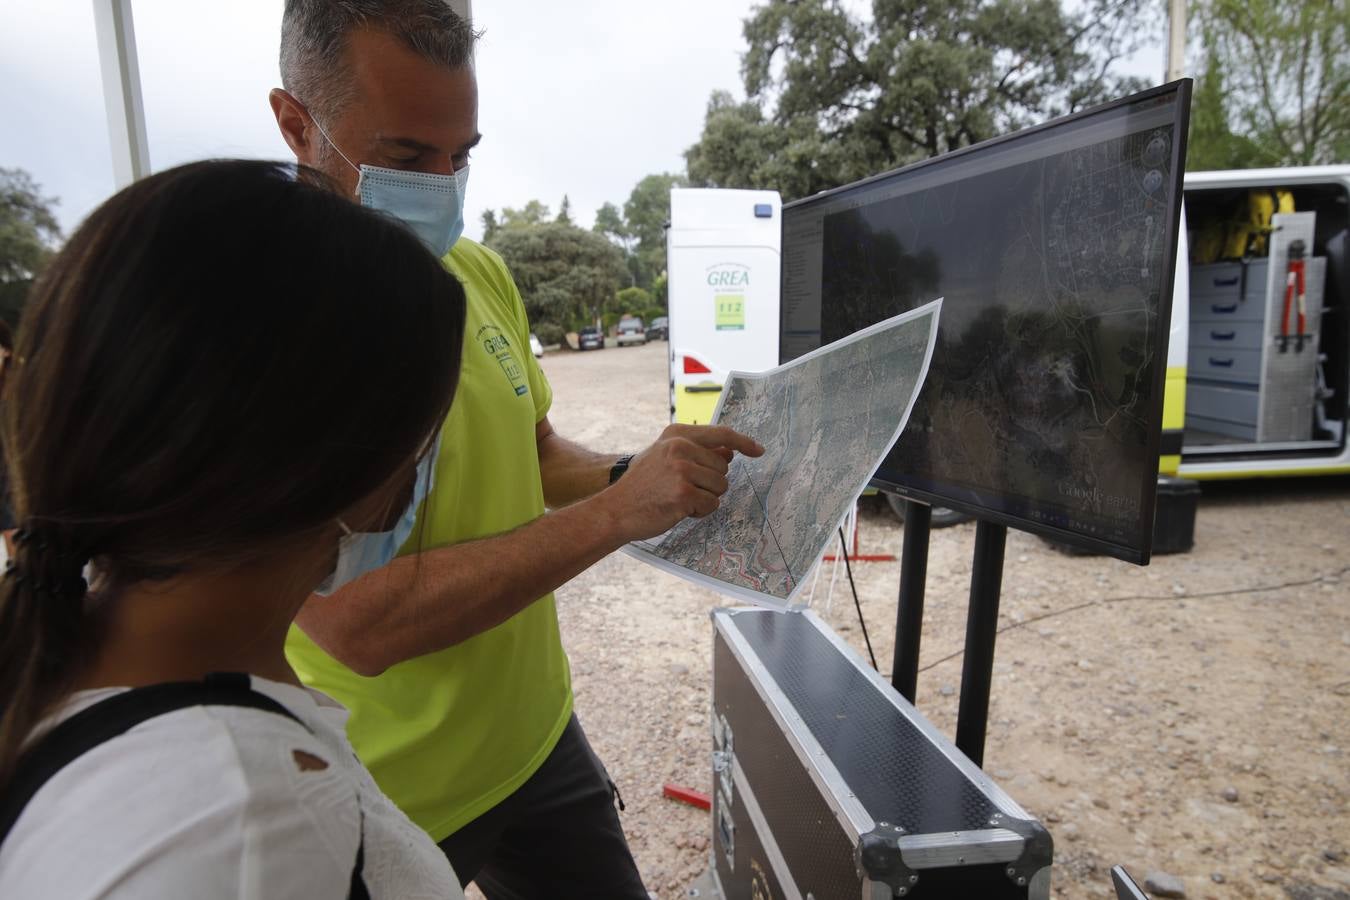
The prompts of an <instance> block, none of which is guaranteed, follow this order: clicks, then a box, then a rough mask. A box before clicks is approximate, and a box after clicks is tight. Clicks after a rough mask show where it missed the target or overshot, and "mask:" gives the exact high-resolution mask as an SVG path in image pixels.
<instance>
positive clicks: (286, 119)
mask: <svg viewBox="0 0 1350 900" xmlns="http://www.w3.org/2000/svg"><path fill="white" fill-rule="evenodd" d="M267 101H268V102H269V103H270V104H271V105H272V115H274V116H276V119H277V128H278V129H280V130H281V137H282V140H284V141H285V142H286V146H288V147H290V148H291V152H292V153H294V154H295V158H296V159H297V160H299V161H300V162H301V163H303V164H305V165H313V164H314V158H315V155H316V154H315V147H314V141H313V139H312V134H311V131H310V127H309V126H310V121H311V120H310V117H309V114H308V113H307V112H306V111H305V107H304V105H303V104H302V103H301V102H300V101H299V100H297V99H295V98H294V97H292V96H291V94H290V92H288V91H286V90H283V89H282V88H272V90H271V91H270V92H268V94H267Z"/></svg>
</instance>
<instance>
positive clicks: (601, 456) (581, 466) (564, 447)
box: [534, 416, 619, 509]
mask: <svg viewBox="0 0 1350 900" xmlns="http://www.w3.org/2000/svg"><path fill="white" fill-rule="evenodd" d="M534 437H535V441H536V442H537V443H538V444H539V475H540V477H541V478H542V479H543V481H544V502H545V503H547V504H548V506H549V508H550V509H560V508H562V507H564V506H567V505H568V504H569V503H575V502H577V501H578V500H581V499H583V498H585V497H589V496H591V495H592V494H596V493H599V492H600V491H603V490H604V489H605V488H606V487H608V486H609V470H610V469H612V468H613V467H614V463H616V462H617V461H618V459H619V455H618V454H617V453H596V452H595V451H593V450H587V449H586V448H585V447H583V446H581V445H580V444H578V443H575V442H573V441H569V440H568V439H567V438H565V437H563V436H562V435H560V434H558V433H557V432H556V431H554V430H553V424H552V423H551V422H549V420H548V416H545V417H544V418H543V419H541V420H540V421H539V424H538V425H536V426H535V429H534Z"/></svg>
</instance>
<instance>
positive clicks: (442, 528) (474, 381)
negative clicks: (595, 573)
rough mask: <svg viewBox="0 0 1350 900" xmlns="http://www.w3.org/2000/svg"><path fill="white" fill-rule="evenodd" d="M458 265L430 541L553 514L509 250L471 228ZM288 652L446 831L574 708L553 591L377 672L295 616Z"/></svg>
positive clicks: (539, 411)
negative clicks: (455, 363) (463, 309)
mask: <svg viewBox="0 0 1350 900" xmlns="http://www.w3.org/2000/svg"><path fill="white" fill-rule="evenodd" d="M446 265H447V267H448V268H449V269H450V271H452V272H454V273H455V275H457V276H458V277H459V280H460V282H461V283H462V284H463V285H464V292H465V294H466V295H467V297H468V314H467V318H466V321H465V337H464V363H463V369H462V371H461V374H460V379H459V389H458V392H457V393H456V395H455V402H454V405H453V406H452V407H451V409H450V415H449V416H448V417H447V418H446V421H445V426H444V428H443V429H442V431H441V446H440V457H439V458H438V460H437V463H436V484H435V487H434V489H433V490H432V493H431V496H430V497H429V498H428V500H427V501H426V502H425V503H424V504H423V507H422V509H421V510H419V511H418V518H419V526H420V525H422V520H423V519H425V528H426V532H425V535H424V536H423V538H422V541H423V543H424V545H425V546H426V547H427V548H431V547H439V546H444V545H447V544H454V543H459V542H462V541H466V540H472V539H474V538H480V537H485V536H487V535H493V534H499V533H501V532H503V531H508V530H510V529H512V528H516V527H518V526H520V525H523V524H525V523H526V522H530V521H532V520H533V519H536V518H538V517H539V516H541V515H543V514H544V490H543V485H542V482H541V481H540V476H539V455H538V445H537V444H536V443H535V425H536V424H537V423H538V422H539V421H540V420H541V419H543V418H544V416H545V415H546V414H547V413H548V409H549V405H550V404H551V403H552V400H553V391H552V389H551V388H550V387H549V384H548V381H547V379H545V378H544V373H543V372H542V371H540V369H539V365H538V363H536V362H535V359H534V355H533V354H532V353H531V352H530V343H529V336H530V329H529V323H528V321H527V319H526V315H525V307H524V305H523V304H522V303H521V300H520V293H519V291H517V289H516V286H515V283H514V282H513V281H512V280H511V275H510V272H508V271H507V268H506V266H505V264H504V263H503V262H502V260H501V258H500V257H498V256H497V254H495V253H493V252H492V251H491V250H488V249H486V248H484V247H482V246H480V245H478V244H476V243H474V242H472V241H470V240H467V239H465V238H461V239H460V240H459V241H457V242H456V243H455V246H454V247H453V248H452V249H451V251H450V253H449V254H448V255H447V256H446ZM419 530H420V528H415V529H414V530H413V535H414V536H413V538H412V539H410V541H409V545H407V546H405V547H404V548H403V552H408V551H410V550H411V549H413V547H412V546H411V545H412V543H413V542H415V541H416V540H417V536H418V533H419ZM286 653H287V656H288V658H289V659H290V661H291V664H292V665H293V666H294V667H295V671H296V672H297V674H299V676H300V678H301V680H302V681H304V683H305V684H307V685H310V686H311V687H314V688H317V689H318V690H321V691H324V692H326V693H328V694H330V695H332V696H333V697H335V698H336V699H338V700H339V701H341V702H342V703H344V704H345V705H346V706H347V707H348V708H349V709H350V710H351V718H350V720H349V721H348V725H347V733H348V735H349V737H350V738H351V741H352V744H353V745H354V746H355V748H356V752H357V754H358V755H359V756H360V757H361V760H362V761H363V762H364V763H365V764H366V766H367V767H369V768H370V770H371V772H372V773H374V775H375V780H376V781H377V782H379V785H380V787H381V788H382V789H383V790H384V792H385V793H386V794H388V795H389V796H390V797H391V798H392V799H393V800H394V802H395V803H397V804H398V805H399V807H401V808H402V809H403V811H404V812H405V813H407V814H408V816H409V818H411V819H412V820H413V821H414V822H416V823H417V824H418V825H420V826H422V827H423V828H424V829H426V830H427V832H429V833H430V834H431V836H432V838H433V839H435V840H437V841H441V840H444V839H445V838H446V837H448V836H449V835H451V834H453V833H454V832H455V831H457V830H458V829H459V828H461V827H462V826H464V825H466V824H467V823H469V822H471V821H472V820H473V819H475V818H477V817H478V816H480V815H482V814H483V813H485V812H487V811H488V810H489V809H491V808H492V807H494V806H496V805H497V804H498V803H500V802H501V801H502V800H504V799H505V798H506V797H507V796H509V795H510V794H511V793H512V792H513V791H515V790H516V788H518V787H520V785H521V784H523V783H524V782H525V780H526V779H528V778H529V777H530V776H531V775H533V774H534V772H535V771H536V770H537V769H538V768H539V766H540V765H542V764H543V762H544V759H545V758H546V757H547V756H548V754H549V753H550V752H551V751H552V750H553V747H554V745H555V744H556V743H557V741H558V738H559V737H560V736H561V735H562V731H563V728H564V727H565V726H566V725H567V722H568V719H569V718H570V717H571V714H572V686H571V677H570V673H569V671H568V665H567V657H566V655H565V654H564V653H563V648H562V640H561V637H560V636H559V632H558V615H557V611H556V609H555V607H554V602H553V595H552V594H549V595H547V596H545V597H541V598H540V599H539V600H537V601H535V602H534V603H533V604H531V605H530V606H528V607H527V608H525V609H524V610H522V611H521V612H519V613H517V614H516V615H515V616H513V617H512V618H510V619H508V620H507V621H506V622H503V623H502V624H501V625H498V626H497V627H496V628H493V629H491V630H490V631H487V632H484V633H483V634H480V635H477V636H476V637H473V638H471V639H469V640H467V641H464V642H463V643H461V644H458V645H456V646H454V647H451V648H449V649H446V650H441V651H438V652H436V653H429V654H427V655H426V656H421V657H418V658H416V659H411V660H408V661H406V662H403V663H399V664H398V665H396V666H391V667H390V668H389V669H388V670H386V671H385V672H384V673H383V674H381V675H378V676H376V677H374V678H365V677H362V676H360V675H357V674H356V673H355V672H352V671H351V670H350V669H348V668H347V667H346V666H344V665H342V664H341V663H339V662H337V661H336V660H334V659H333V658H332V657H330V656H329V655H328V654H326V653H324V652H323V651H322V650H321V649H319V647H318V646H317V645H315V644H314V642H313V641H311V640H310V639H309V638H308V637H306V636H305V634H304V633H303V632H302V631H300V629H299V628H296V627H292V628H291V632H290V635H289V637H288V638H287V641H286Z"/></svg>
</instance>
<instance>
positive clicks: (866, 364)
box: [629, 300, 942, 606]
mask: <svg viewBox="0 0 1350 900" xmlns="http://www.w3.org/2000/svg"><path fill="white" fill-rule="evenodd" d="M941 308H942V301H941V300H935V301H933V302H931V303H928V304H926V305H924V306H922V307H920V308H918V309H915V310H912V311H910V312H908V313H905V314H903V315H899V316H895V317H893V318H891V319H887V320H886V321H883V322H880V323H878V324H876V325H873V326H871V327H869V328H866V329H863V330H862V331H859V332H858V333H856V334H853V335H851V336H849V337H847V338H844V339H842V340H839V341H836V342H834V343H832V344H829V345H828V346H825V347H822V348H820V349H818V350H816V351H814V352H812V353H809V354H807V355H805V356H802V357H799V358H797V359H795V360H793V361H791V362H789V363H787V364H785V365H782V366H779V367H778V368H776V369H771V370H769V371H767V372H761V373H743V372H733V373H731V375H730V377H729V378H728V379H727V384H726V387H725V388H724V389H723V391H722V398H721V402H720V404H719V406H718V411H717V415H716V417H715V419H714V421H715V422H716V423H717V424H719V425H726V426H729V427H731V428H734V429H736V430H737V431H739V432H741V433H743V434H747V435H749V436H750V437H753V438H754V439H755V440H757V441H759V443H760V444H762V445H763V446H764V447H765V453H764V455H763V456H761V457H759V458H757V459H756V458H750V457H745V456H740V455H737V456H736V457H735V459H734V460H733V461H732V464H731V469H730V471H729V472H728V480H729V481H730V488H729V489H728V491H727V493H726V494H725V495H724V496H723V497H722V502H721V504H720V506H719V507H718V509H717V511H716V512H714V513H712V514H711V515H709V516H707V517H705V518H702V519H686V520H684V521H683V522H681V523H680V524H678V525H676V526H675V527H674V528H672V529H671V530H670V531H668V532H666V533H665V534H664V535H662V536H661V537H659V538H656V539H654V540H651V541H644V542H639V543H637V544H633V545H630V547H629V552H630V553H632V554H633V555H635V556H637V557H638V558H639V559H643V560H645V561H647V562H651V563H654V564H656V565H658V566H660V567H661V568H664V569H666V570H668V571H671V572H674V573H675V574H677V575H680V576H681V577H684V578H687V579H689V580H692V581H695V582H698V583H700V584H703V585H705V586H708V587H712V588H714V589H716V590H718V591H721V592H722V593H725V594H730V595H732V596H735V597H738V598H741V599H746V600H750V601H752V602H758V603H765V604H769V605H775V606H782V605H784V604H790V603H791V602H792V601H793V599H794V597H795V595H796V594H797V592H798V590H799V589H800V588H801V586H802V583H803V580H804V579H805V577H806V575H807V573H808V572H809V571H810V570H811V568H812V566H813V565H814V564H815V563H816V561H817V560H818V559H819V558H820V556H821V554H822V553H823V552H824V551H825V548H826V546H828V544H829V543H830V540H831V538H832V537H834V535H835V534H836V529H837V528H838V527H839V523H840V522H841V521H842V520H843V518H844V516H845V514H846V513H847V512H848V511H849V510H850V509H851V508H852V506H853V504H854V503H855V502H856V501H857V498H858V495H859V494H860V493H862V490H863V488H864V487H865V486H866V485H867V482H868V480H869V479H870V478H871V476H872V473H873V472H874V471H875V470H876V467H877V465H878V464H879V463H880V462H881V460H882V459H883V458H884V457H885V456H886V452H887V451H888V450H889V449H890V447H891V445H892V444H893V443H895V439H896V437H897V436H898V435H899V434H900V432H901V430H902V429H903V428H904V427H905V422H906V420H907V419H908V418H909V412H910V409H911V408H912V407H913V405H914V400H915V398H916V397H917V396H918V393H919V389H920V388H921V387H922V386H923V383H924V378H925V376H926V375H927V372H928V363H929V360H930V358H931V356H932V350H933V345H934V341H935V337H936V335H937V326H938V318H939V313H940V312H941Z"/></svg>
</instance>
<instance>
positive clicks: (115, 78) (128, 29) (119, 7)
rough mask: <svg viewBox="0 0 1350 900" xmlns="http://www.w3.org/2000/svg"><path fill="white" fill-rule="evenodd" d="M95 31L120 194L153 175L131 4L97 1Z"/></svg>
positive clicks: (123, 0) (120, 0)
mask: <svg viewBox="0 0 1350 900" xmlns="http://www.w3.org/2000/svg"><path fill="white" fill-rule="evenodd" d="M465 2H467V0H465ZM94 31H95V33H96V34H97V35H98V59H99V68H100V70H101V72H102V75H103V106H104V109H105V110H106V111H107V114H108V138H109V140H110V142H111V144H112V161H113V183H114V184H115V185H116V186H117V188H118V189H119V190H120V189H121V188H124V187H126V186H127V185H128V184H131V182H133V181H135V180H137V179H138V178H144V177H145V176H146V175H149V174H150V149H149V146H148V144H147V143H146V139H145V106H144V104H143V103H142V102H141V70H140V65H139V64H138V63H137V60H136V30H135V28H134V27H133V26H132V22H131V0H94Z"/></svg>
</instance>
